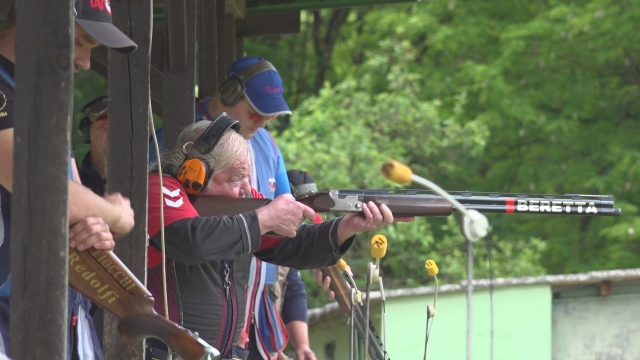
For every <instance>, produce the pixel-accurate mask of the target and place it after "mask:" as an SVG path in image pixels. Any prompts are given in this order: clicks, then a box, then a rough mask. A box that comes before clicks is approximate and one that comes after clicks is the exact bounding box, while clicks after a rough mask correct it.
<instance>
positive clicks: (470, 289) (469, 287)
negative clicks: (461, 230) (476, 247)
mask: <svg viewBox="0 0 640 360" xmlns="http://www.w3.org/2000/svg"><path fill="white" fill-rule="evenodd" d="M472 297H473V243H472V242H471V241H469V240H467V360H471V358H472V356H471V351H472V346H471V345H472V341H471V318H472V316H471V299H472Z"/></svg>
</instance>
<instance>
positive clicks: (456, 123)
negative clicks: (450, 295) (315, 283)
mask: <svg viewBox="0 0 640 360" xmlns="http://www.w3.org/2000/svg"><path fill="white" fill-rule="evenodd" d="M636 5H637V4H636V3H635V2H633V1H624V0H623V1H619V0H577V1H575V0H574V1H569V0H555V1H550V2H530V1H524V0H515V1H508V2H496V1H489V0H478V1H466V2H463V1H456V0H434V1H428V2H418V3H413V4H404V5H389V6H378V7H363V8H354V9H352V10H351V11H350V13H349V14H348V17H347V20H346V22H345V23H344V24H343V25H342V26H341V28H340V36H339V37H337V38H336V41H335V44H334V46H333V47H332V51H333V52H332V54H331V63H330V68H329V69H328V70H327V71H326V72H325V74H324V77H323V81H324V86H323V87H322V89H321V90H320V91H319V92H317V94H316V93H314V92H312V91H311V90H309V89H310V88H309V86H300V84H312V83H313V79H314V77H317V75H318V72H316V71H315V68H314V67H315V66H316V64H317V62H316V61H315V60H314V58H313V57H314V56H315V54H314V53H313V52H312V49H313V47H312V45H311V44H312V43H313V42H314V41H316V40H318V38H317V36H316V34H314V33H313V28H314V24H317V23H318V16H319V17H323V16H324V17H328V16H330V13H329V12H328V11H325V12H320V13H317V14H316V13H314V16H311V13H304V15H303V17H302V26H301V28H302V32H301V34H299V35H296V36H285V37H281V38H279V39H278V40H273V41H272V42H268V46H269V48H266V47H262V48H260V51H261V55H262V56H264V57H266V58H271V57H272V56H273V57H278V58H281V59H286V63H287V64H296V65H295V66H291V67H285V68H286V69H289V70H290V71H287V72H281V73H282V74H283V76H284V80H285V87H286V88H287V89H293V92H295V99H296V100H295V104H296V108H295V110H294V115H293V116H292V117H291V119H290V120H291V121H290V122H281V123H279V124H278V125H279V126H277V130H279V131H278V132H279V134H277V136H278V141H279V143H280V145H281V148H282V151H283V153H284V155H285V157H286V160H287V166H288V167H289V168H302V169H307V170H309V171H310V172H311V174H312V175H313V176H314V178H315V179H316V180H317V182H318V183H319V184H320V187H321V188H324V189H328V188H334V189H335V188H356V187H359V188H365V187H366V188H374V187H388V186H390V184H388V183H385V182H383V181H382V180H381V179H380V177H379V174H378V169H379V166H380V163H381V162H382V161H383V160H385V159H387V158H396V159H398V160H401V161H405V162H407V163H409V164H411V166H412V168H413V169H414V171H415V172H416V173H418V174H420V175H424V176H426V177H429V178H431V179H433V180H435V181H436V182H438V183H439V184H440V185H442V186H443V187H444V188H446V189H455V190H462V189H472V190H477V191H503V192H531V193H557V194H564V193H587V194H588V193H596V194H613V195H615V196H616V204H617V205H618V206H620V207H622V209H623V215H622V216H621V217H619V218H601V217H598V218H577V217H558V216H556V217H554V216H548V215H519V216H504V215H502V216H501V215H493V216H490V217H489V220H490V222H491V224H492V228H493V231H492V235H491V236H492V237H491V244H492V246H493V249H494V251H493V257H494V267H495V272H496V275H497V276H519V275H535V274H542V273H545V272H549V273H569V272H582V271H589V270H599V269H611V268H625V267H636V266H637V259H638V256H640V245H639V244H640V242H638V240H639V232H638V231H637V230H636V229H638V226H640V223H639V220H638V216H637V213H638V205H640V188H639V187H638V186H637V184H636V181H637V179H638V178H640V150H639V149H640V137H639V136H638V123H639V120H640V101H639V100H640V45H639V44H640V32H638V31H637V19H640V7H638V6H636ZM316 15H317V16H316ZM252 43H253V42H252ZM252 43H250V44H248V47H247V48H248V49H251V44H252ZM264 43H265V44H267V42H264ZM294 82H295V83H294ZM288 96H291V95H288ZM297 104H299V106H298V105H297ZM272 128H273V127H272ZM452 221H453V220H452V219H449V220H447V221H446V222H443V221H441V220H437V219H436V220H434V219H419V220H417V221H416V222H414V223H412V224H397V225H394V226H391V227H388V228H385V229H384V230H383V232H384V233H385V234H387V235H388V237H389V238H390V239H391V240H390V241H391V242H392V244H393V247H392V248H391V249H390V250H389V254H388V255H387V257H386V258H385V259H384V260H383V270H384V271H383V273H385V275H384V276H385V282H386V283H389V284H393V285H392V286H418V285H424V284H425V283H427V282H428V281H429V279H428V277H427V276H426V275H425V272H424V270H422V268H421V266H422V265H421V263H423V262H424V260H425V259H426V257H433V258H434V259H435V260H436V261H438V262H439V263H440V268H441V271H442V272H443V275H442V278H443V279H446V280H448V281H458V280H460V279H461V278H462V276H463V273H464V268H465V245H464V241H462V239H461V238H459V235H457V230H456V225H455V223H452ZM371 235H373V234H366V235H365V236H364V237H365V238H366V237H368V236H371ZM436 239H437V240H436ZM474 251H476V252H477V253H476V268H475V270H476V275H477V276H478V277H484V276H487V275H488V273H487V272H486V260H484V259H486V249H485V247H484V246H482V245H481V244H478V245H476V247H475V250H474ZM347 257H348V258H349V260H350V261H351V262H352V264H353V266H354V268H356V269H357V272H358V273H362V272H363V271H364V267H363V266H364V263H366V261H368V259H369V255H368V254H367V250H366V246H365V245H364V243H363V242H360V243H358V244H357V245H356V246H354V249H352V251H350V253H349V254H348V255H347Z"/></svg>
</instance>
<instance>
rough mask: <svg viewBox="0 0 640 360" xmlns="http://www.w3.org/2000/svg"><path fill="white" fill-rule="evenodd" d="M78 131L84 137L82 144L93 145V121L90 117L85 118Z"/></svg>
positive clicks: (81, 121)
mask: <svg viewBox="0 0 640 360" xmlns="http://www.w3.org/2000/svg"><path fill="white" fill-rule="evenodd" d="M78 131H79V132H80V135H82V142H83V143H85V144H91V120H89V117H88V116H85V117H83V118H82V120H80V124H79V125H78Z"/></svg>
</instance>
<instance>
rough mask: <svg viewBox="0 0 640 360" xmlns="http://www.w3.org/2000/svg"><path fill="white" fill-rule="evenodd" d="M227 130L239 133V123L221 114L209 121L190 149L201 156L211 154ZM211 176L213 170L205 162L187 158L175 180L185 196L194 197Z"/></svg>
mask: <svg viewBox="0 0 640 360" xmlns="http://www.w3.org/2000/svg"><path fill="white" fill-rule="evenodd" d="M228 129H233V130H234V131H236V132H237V133H240V123H239V122H238V120H235V119H233V118H232V117H230V116H229V115H227V113H224V112H223V113H221V114H220V115H218V116H217V117H216V118H215V119H213V121H211V124H210V125H209V127H207V129H206V130H205V131H204V132H203V133H202V135H201V136H200V138H199V139H198V141H196V142H195V143H194V144H193V147H192V149H195V151H197V152H199V153H201V154H206V153H209V152H211V151H212V150H213V149H214V148H215V147H216V145H217V144H218V141H220V138H222V135H223V134H224V133H225V132H226V131H227V130H228ZM212 174H213V169H211V168H210V166H209V165H208V164H207V162H206V161H203V160H201V159H198V158H194V157H190V156H187V158H186V159H185V160H184V161H183V162H182V165H180V169H178V174H177V175H176V179H178V181H179V182H180V183H181V184H182V186H183V187H184V190H185V191H186V192H187V194H191V195H195V194H197V193H199V192H200V191H202V190H203V189H204V188H205V186H207V184H208V183H209V180H210V179H211V175H212Z"/></svg>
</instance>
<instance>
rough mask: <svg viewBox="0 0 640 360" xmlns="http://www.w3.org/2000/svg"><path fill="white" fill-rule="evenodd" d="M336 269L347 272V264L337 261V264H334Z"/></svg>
mask: <svg viewBox="0 0 640 360" xmlns="http://www.w3.org/2000/svg"><path fill="white" fill-rule="evenodd" d="M336 267H338V270H340V271H345V270H347V262H346V261H344V260H342V259H340V260H338V263H337V264H336Z"/></svg>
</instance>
